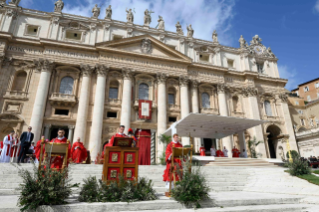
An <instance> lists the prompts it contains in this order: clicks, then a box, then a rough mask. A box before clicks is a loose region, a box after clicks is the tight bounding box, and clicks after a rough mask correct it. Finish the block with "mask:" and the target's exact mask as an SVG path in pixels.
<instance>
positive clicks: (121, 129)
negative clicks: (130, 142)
mask: <svg viewBox="0 0 319 212" xmlns="http://www.w3.org/2000/svg"><path fill="white" fill-rule="evenodd" d="M124 129H125V126H124V125H120V127H119V132H118V133H116V134H115V135H113V136H112V138H111V139H110V141H109V143H108V144H105V145H104V148H103V152H102V154H101V159H104V150H105V147H107V146H113V143H114V138H115V137H121V138H126V137H127V135H125V133H124Z"/></svg>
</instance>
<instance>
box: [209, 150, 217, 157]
mask: <svg viewBox="0 0 319 212" xmlns="http://www.w3.org/2000/svg"><path fill="white" fill-rule="evenodd" d="M210 155H211V156H216V149H215V148H210Z"/></svg>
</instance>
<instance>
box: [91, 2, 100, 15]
mask: <svg viewBox="0 0 319 212" xmlns="http://www.w3.org/2000/svg"><path fill="white" fill-rule="evenodd" d="M92 13H93V14H92V18H98V17H99V15H100V13H101V8H100V7H98V6H97V4H96V5H95V6H94V7H93V9H92Z"/></svg>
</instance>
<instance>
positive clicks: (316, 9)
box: [314, 0, 319, 13]
mask: <svg viewBox="0 0 319 212" xmlns="http://www.w3.org/2000/svg"><path fill="white" fill-rule="evenodd" d="M314 9H315V11H316V12H318V13H319V0H317V1H316V4H315V6H314Z"/></svg>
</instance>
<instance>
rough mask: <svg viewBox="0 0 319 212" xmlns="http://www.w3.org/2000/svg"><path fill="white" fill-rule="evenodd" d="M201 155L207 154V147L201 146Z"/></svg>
mask: <svg viewBox="0 0 319 212" xmlns="http://www.w3.org/2000/svg"><path fill="white" fill-rule="evenodd" d="M199 152H200V156H206V149H205V147H201V148H199Z"/></svg>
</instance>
